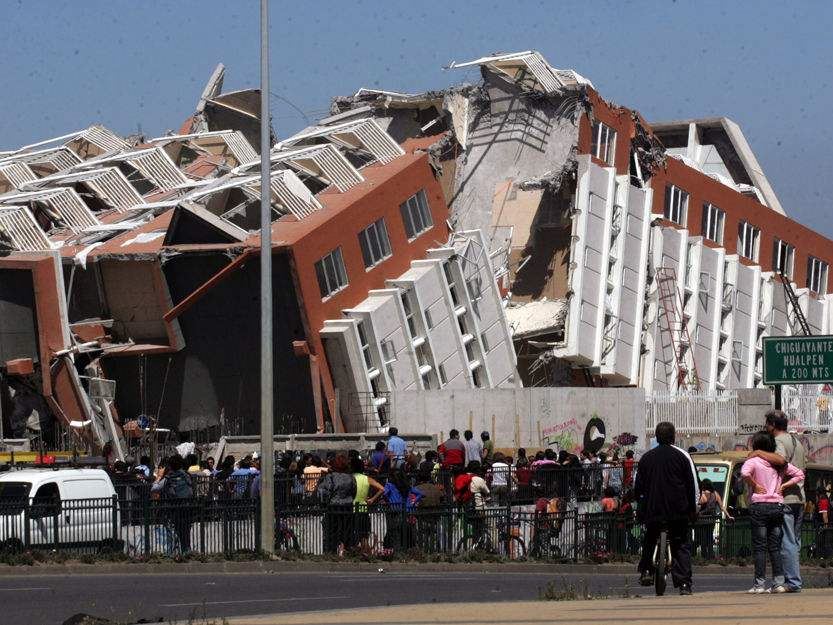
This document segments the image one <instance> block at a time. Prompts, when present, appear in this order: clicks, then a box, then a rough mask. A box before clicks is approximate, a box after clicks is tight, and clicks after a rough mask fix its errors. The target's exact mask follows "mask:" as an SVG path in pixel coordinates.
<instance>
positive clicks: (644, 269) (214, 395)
mask: <svg viewBox="0 0 833 625" xmlns="http://www.w3.org/2000/svg"><path fill="white" fill-rule="evenodd" d="M448 69H449V71H459V70H464V71H469V72H471V71H477V70H479V77H478V80H477V81H475V82H474V84H466V83H464V84H459V85H456V86H453V87H450V88H447V89H443V90H438V91H430V92H426V93H420V94H409V93H399V92H392V91H382V90H377V89H360V90H359V91H357V92H356V93H355V94H354V95H352V96H343V97H336V98H334V100H333V104H332V110H331V115H330V116H329V117H327V118H325V119H322V120H320V121H318V122H317V123H316V124H315V125H314V126H311V127H309V128H306V129H304V130H302V131H301V132H299V133H297V134H295V135H293V136H291V137H288V138H286V139H282V140H280V141H278V140H275V141H274V146H273V148H272V150H271V162H272V184H271V189H270V192H271V198H272V206H273V210H274V223H273V232H272V238H273V255H274V274H273V284H274V292H275V306H274V308H275V319H274V321H275V325H274V327H275V330H276V334H275V345H274V352H275V358H276V375H275V385H276V391H277V392H276V406H275V414H276V415H277V416H276V420H277V421H276V432H283V433H296V432H297V433H301V432H321V431H328V430H333V431H337V432H338V431H354V432H362V431H378V430H384V428H385V426H386V425H387V423H388V419H389V412H388V408H389V401H390V397H391V393H392V392H394V391H396V390H399V389H401V390H414V389H439V388H451V389H454V388H460V389H465V388H511V387H517V386H521V385H523V386H569V385H572V386H583V385H593V386H596V385H599V386H639V387H642V388H644V389H646V391H648V392H667V393H678V392H680V391H687V392H688V391H699V392H702V393H712V394H714V393H718V392H721V391H723V390H724V389H738V388H754V387H759V386H761V384H762V344H761V339H762V337H764V336H767V335H785V334H794V333H800V332H804V331H806V332H811V333H813V334H817V333H826V332H828V331H829V326H830V321H829V318H830V307H829V306H828V302H829V296H828V295H827V293H828V288H829V272H828V267H829V263H830V260H831V258H830V257H831V256H833V246H831V241H830V240H828V239H827V238H825V237H823V236H821V235H820V234H818V233H816V232H814V231H812V230H810V229H809V228H806V227H804V226H802V225H800V224H798V223H796V222H795V221H793V220H791V219H790V218H789V217H787V216H786V214H785V211H784V209H783V208H782V207H781V204H780V202H779V201H778V198H777V196H776V195H775V193H774V191H773V189H772V187H771V185H770V184H769V182H768V181H767V179H766V177H765V175H764V173H763V171H762V168H761V167H760V165H759V164H758V162H757V160H756V159H755V156H754V154H753V153H752V150H751V148H750V147H749V145H748V143H747V142H746V140H745V138H744V136H743V134H742V132H741V130H740V129H739V128H738V126H737V125H736V124H734V123H733V122H732V121H731V120H729V119H727V118H716V119H699V120H686V121H677V122H669V123H653V124H651V123H648V122H647V121H646V120H644V119H643V118H642V117H641V116H640V115H639V114H638V113H637V112H635V111H632V110H630V109H627V108H624V107H621V106H617V105H614V104H612V103H610V102H608V101H606V100H604V99H603V98H602V97H601V96H600V95H599V94H598V93H597V91H596V90H595V88H594V86H593V84H592V83H591V82H590V81H589V80H587V79H586V78H584V77H583V76H581V75H580V74H578V73H577V72H575V71H573V70H561V69H556V68H554V67H552V66H551V65H550V64H549V63H548V62H547V61H546V60H545V59H544V58H543V57H542V56H541V55H540V54H539V53H537V52H535V51H527V52H521V53H516V54H496V55H493V56H489V57H483V58H480V59H476V60H474V61H471V62H467V63H452V64H451V65H450V66H449V68H448ZM222 79H223V71H222V68H218V71H217V72H216V73H215V74H214V75H213V76H212V78H211V80H210V81H209V83H208V85H207V86H206V88H205V91H204V92H203V94H202V96H201V98H200V100H199V102H198V105H197V109H196V112H195V114H194V115H193V116H192V117H191V118H189V120H187V121H186V123H185V124H184V125H183V127H182V128H181V129H180V131H179V133H178V134H168V135H165V136H162V137H157V138H155V139H149V140H145V139H143V138H141V137H126V138H123V137H119V136H117V135H115V134H114V133H112V132H110V131H108V130H106V129H104V128H101V127H98V126H94V127H91V128H88V129H86V130H84V131H80V132H77V133H72V134H70V135H66V136H64V137H60V138H57V139H54V140H51V141H50V142H44V143H42V144H38V145H34V146H26V147H24V148H20V149H17V150H14V151H11V152H7V153H2V154H0V193H2V195H0V246H2V248H0V249H4V250H5V251H3V252H0V254H5V256H4V257H0V367H2V369H0V371H2V383H0V407H2V410H3V415H4V423H5V425H6V427H7V428H11V430H13V431H14V432H16V433H19V432H20V431H21V430H25V429H26V428H27V427H31V426H35V427H36V426H37V423H33V418H34V421H37V419H38V418H39V417H40V418H41V421H44V420H46V416H49V417H51V418H54V419H55V420H57V422H59V423H62V424H64V425H65V426H67V427H70V428H72V429H75V430H77V431H78V432H79V433H80V434H83V436H85V437H87V439H88V440H90V439H95V440H98V441H104V440H115V439H118V436H119V432H120V431H121V428H122V427H128V426H132V425H133V424H135V423H138V424H139V425H140V426H144V425H146V424H147V423H148V422H153V423H157V424H158V425H159V426H160V427H169V428H174V429H177V430H179V431H180V432H187V431H202V430H205V429H211V428H216V429H217V431H218V432H219V433H251V432H255V431H256V430H257V423H258V418H259V417H258V405H259V399H258V392H259V387H258V380H259V376H258V371H257V362H258V358H257V353H258V350H259V345H258V342H259V323H258V316H259V304H258V300H257V293H258V290H257V284H258V281H259V273H258V272H259V266H258V263H257V262H256V260H257V255H258V253H259V251H258V248H259V238H258V235H257V232H256V228H257V227H258V223H259V221H258V220H259V212H258V211H259V208H258V203H259V197H260V189H259V177H258V175H257V168H258V161H259V154H258V153H257V150H256V149H255V148H254V147H252V146H254V145H256V140H255V137H256V135H257V132H258V128H259V124H260V110H259V107H258V93H257V91H255V90H245V91H239V92H234V93H228V94H223V93H221V86H222Z"/></svg>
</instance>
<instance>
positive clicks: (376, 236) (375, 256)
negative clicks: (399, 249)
mask: <svg viewBox="0 0 833 625" xmlns="http://www.w3.org/2000/svg"><path fill="white" fill-rule="evenodd" d="M359 245H360V246H361V248H362V258H364V266H365V267H366V268H367V269H370V268H371V267H373V266H374V265H378V264H379V263H381V262H382V261H383V260H385V259H386V258H390V255H391V251H390V239H389V238H388V229H387V226H385V220H384V219H379V220H377V221H374V222H373V223H372V224H370V225H369V226H368V227H367V228H365V229H364V230H362V231H361V232H359Z"/></svg>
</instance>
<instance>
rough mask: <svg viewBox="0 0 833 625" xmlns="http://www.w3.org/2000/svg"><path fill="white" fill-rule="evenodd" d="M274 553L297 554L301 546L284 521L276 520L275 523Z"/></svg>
mask: <svg viewBox="0 0 833 625" xmlns="http://www.w3.org/2000/svg"><path fill="white" fill-rule="evenodd" d="M275 551H279V552H280V551H283V552H287V553H288V552H299V551H301V545H300V543H299V542H298V537H297V536H296V535H295V532H294V531H292V528H291V527H289V524H288V523H287V522H286V519H278V520H276V521H275Z"/></svg>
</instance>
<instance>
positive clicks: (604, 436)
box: [391, 387, 647, 452]
mask: <svg viewBox="0 0 833 625" xmlns="http://www.w3.org/2000/svg"><path fill="white" fill-rule="evenodd" d="M391 424H392V425H395V426H397V427H398V428H399V431H400V432H425V433H428V434H436V435H437V436H438V437H439V438H440V440H445V438H447V437H448V432H449V430H451V429H452V428H456V429H458V430H460V432H461V433H462V432H463V431H464V430H468V429H470V430H472V431H473V432H475V433H476V434H478V435H479V433H480V432H481V431H483V430H488V431H489V432H491V434H492V439H493V440H494V441H495V446H496V447H498V448H517V447H526V448H528V449H540V448H544V447H552V448H555V449H567V450H569V451H573V452H576V451H581V449H583V448H584V447H585V446H590V447H591V448H595V449H601V448H608V447H609V446H610V445H611V444H613V445H616V446H619V447H625V448H629V449H635V450H640V449H644V448H645V447H647V445H646V441H645V393H644V391H643V390H642V389H638V388H620V389H613V388H552V387H551V388H520V389H465V390H437V391H395V392H393V393H391Z"/></svg>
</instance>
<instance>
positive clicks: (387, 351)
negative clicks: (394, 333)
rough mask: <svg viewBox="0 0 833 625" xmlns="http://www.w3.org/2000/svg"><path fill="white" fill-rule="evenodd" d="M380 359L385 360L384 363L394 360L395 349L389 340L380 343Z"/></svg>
mask: <svg viewBox="0 0 833 625" xmlns="http://www.w3.org/2000/svg"><path fill="white" fill-rule="evenodd" d="M382 358H384V359H385V363H390V362H394V361H395V360H396V347H395V346H394V344H393V341H392V340H391V339H384V340H383V341H382Z"/></svg>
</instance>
